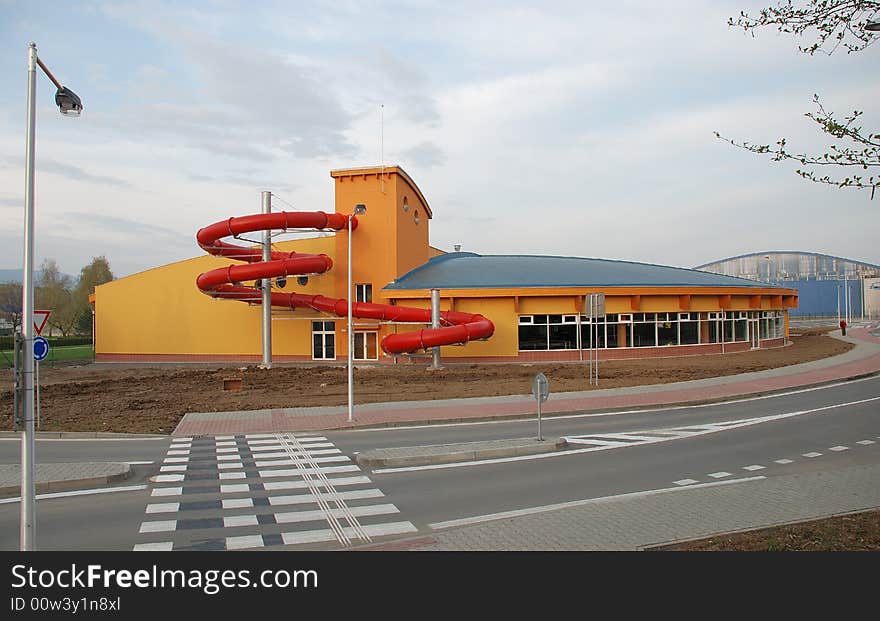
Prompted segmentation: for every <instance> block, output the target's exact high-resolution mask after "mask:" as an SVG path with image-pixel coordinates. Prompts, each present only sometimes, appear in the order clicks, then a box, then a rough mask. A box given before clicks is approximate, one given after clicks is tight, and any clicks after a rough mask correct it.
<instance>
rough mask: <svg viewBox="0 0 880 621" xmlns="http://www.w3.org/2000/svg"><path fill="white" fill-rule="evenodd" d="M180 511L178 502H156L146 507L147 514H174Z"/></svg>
mask: <svg viewBox="0 0 880 621" xmlns="http://www.w3.org/2000/svg"><path fill="white" fill-rule="evenodd" d="M177 511H180V503H179V502H158V503H155V504H151V505H147V513H175V512H177Z"/></svg>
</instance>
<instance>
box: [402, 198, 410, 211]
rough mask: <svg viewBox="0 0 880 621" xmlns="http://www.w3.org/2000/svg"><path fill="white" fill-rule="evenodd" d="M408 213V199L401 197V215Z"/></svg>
mask: <svg viewBox="0 0 880 621" xmlns="http://www.w3.org/2000/svg"><path fill="white" fill-rule="evenodd" d="M407 211H409V199H408V198H407V197H405V196H404V197H403V213H406V212H407Z"/></svg>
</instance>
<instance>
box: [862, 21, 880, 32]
mask: <svg viewBox="0 0 880 621" xmlns="http://www.w3.org/2000/svg"><path fill="white" fill-rule="evenodd" d="M865 30H867V31H868V32H880V20H877V21H873V22H868V23H867V24H865Z"/></svg>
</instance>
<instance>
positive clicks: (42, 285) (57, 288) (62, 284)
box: [34, 259, 76, 336]
mask: <svg viewBox="0 0 880 621" xmlns="http://www.w3.org/2000/svg"><path fill="white" fill-rule="evenodd" d="M71 284H72V282H71V278H70V276H68V275H67V274H62V273H61V271H60V270H59V269H58V264H57V263H56V262H55V259H46V260H44V261H43V263H42V264H41V265H40V272H39V274H38V276H37V282H36V286H35V287H34V303H35V305H36V306H37V307H41V308H45V309H48V310H50V311H52V313H51V314H50V315H49V319H48V321H47V323H48V324H49V328H50V333H51V329H52V328H56V329H58V330H60V331H61V335H62V336H67V335H68V334H70V330H71V329H72V328H73V323H74V320H75V319H76V309H74V307H73V300H72V299H71Z"/></svg>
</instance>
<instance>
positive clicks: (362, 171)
mask: <svg viewBox="0 0 880 621" xmlns="http://www.w3.org/2000/svg"><path fill="white" fill-rule="evenodd" d="M388 173H394V174H396V175H400V177H401V178H402V179H403V180H404V181H406V183H407V184H408V185H409V186H410V187H411V188H412V189H413V191H414V192H415V193H416V195H418V197H419V200H420V201H422V205H424V206H425V211H426V212H427V214H428V218H431V219H433V217H434V213H433V212H432V211H431V207H430V205H428V199H426V198H425V195H424V194H422V191H421V190H420V189H419V186H417V185H416V182H415V181H413V180H412V177H410V176H409V175H408V174H407V173H406V171H405V170H404V169H403V168H401V167H400V166H364V167H362V168H343V169H340V170H331V171H330V176H331V177H333V178H334V179H336V178H337V177H355V176H357V175H377V176H378V175H380V174H388Z"/></svg>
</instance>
